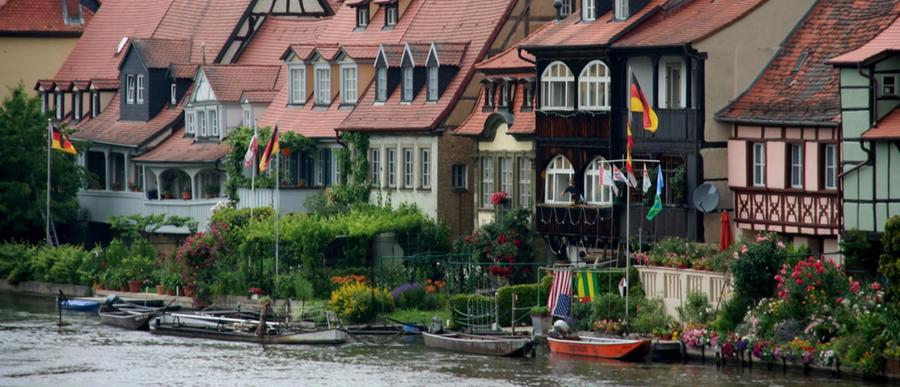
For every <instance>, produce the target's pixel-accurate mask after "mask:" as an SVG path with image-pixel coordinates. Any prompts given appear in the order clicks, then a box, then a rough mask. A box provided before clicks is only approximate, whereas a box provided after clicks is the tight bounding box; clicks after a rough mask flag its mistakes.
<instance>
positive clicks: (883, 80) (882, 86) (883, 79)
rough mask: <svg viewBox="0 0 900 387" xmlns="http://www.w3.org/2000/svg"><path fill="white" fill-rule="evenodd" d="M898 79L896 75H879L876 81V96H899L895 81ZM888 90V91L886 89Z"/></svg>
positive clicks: (899, 76) (898, 76)
mask: <svg viewBox="0 0 900 387" xmlns="http://www.w3.org/2000/svg"><path fill="white" fill-rule="evenodd" d="M898 78H900V75H898V74H879V75H878V77H877V80H878V85H879V87H878V96H879V97H896V96H900V92H898V90H897V80H898ZM888 88H890V89H888Z"/></svg>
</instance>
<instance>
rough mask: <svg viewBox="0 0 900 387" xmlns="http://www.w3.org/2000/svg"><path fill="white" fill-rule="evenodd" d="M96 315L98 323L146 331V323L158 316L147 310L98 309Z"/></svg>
mask: <svg viewBox="0 0 900 387" xmlns="http://www.w3.org/2000/svg"><path fill="white" fill-rule="evenodd" d="M97 314H98V315H99V316H100V322H102V323H104V324H106V325H112V326H116V327H119V328H125V329H131V330H147V328H148V326H147V322H148V321H150V319H151V318H153V316H156V315H157V314H159V312H158V311H155V310H149V309H127V308H123V309H106V308H100V312H98V313H97Z"/></svg>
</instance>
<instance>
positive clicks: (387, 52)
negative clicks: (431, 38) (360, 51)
mask: <svg viewBox="0 0 900 387" xmlns="http://www.w3.org/2000/svg"><path fill="white" fill-rule="evenodd" d="M404 49H406V45H403V44H381V45H380V46H379V48H378V55H377V56H376V57H375V62H376V63H378V62H381V61H383V62H384V63H385V64H387V67H400V60H401V59H403V52H404Z"/></svg>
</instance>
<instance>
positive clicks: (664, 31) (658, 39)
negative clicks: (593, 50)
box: [613, 0, 777, 47]
mask: <svg viewBox="0 0 900 387" xmlns="http://www.w3.org/2000/svg"><path fill="white" fill-rule="evenodd" d="M776 1H777V0H776ZM765 2H766V0H715V1H710V0H682V1H680V2H675V3H677V4H674V6H671V7H667V6H668V5H669V3H673V2H672V1H669V3H667V4H666V5H667V6H664V7H663V8H662V9H660V11H659V12H656V13H654V14H652V15H649V16H648V17H647V19H646V20H645V21H644V22H642V23H640V24H639V25H638V26H636V27H635V28H634V30H632V31H630V32H628V33H626V34H625V35H624V36H623V37H622V38H620V39H618V40H617V41H616V42H615V43H613V46H615V47H635V46H651V47H652V46H680V45H682V44H686V43H696V42H699V41H701V40H703V39H706V38H707V37H709V36H712V35H714V34H715V33H716V32H719V31H721V30H722V29H723V28H726V27H728V26H729V25H731V24H732V23H734V22H736V21H738V20H740V19H741V18H743V17H744V16H746V15H748V14H750V13H751V12H753V11H754V10H755V9H756V8H758V7H759V6H761V5H762V4H763V3H765Z"/></svg>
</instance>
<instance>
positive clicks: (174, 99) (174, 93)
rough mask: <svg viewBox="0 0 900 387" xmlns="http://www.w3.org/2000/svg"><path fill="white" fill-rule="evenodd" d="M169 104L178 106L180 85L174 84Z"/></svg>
mask: <svg viewBox="0 0 900 387" xmlns="http://www.w3.org/2000/svg"><path fill="white" fill-rule="evenodd" d="M169 102H171V103H172V105H177V104H178V85H176V84H174V83H172V88H171V91H170V92H169Z"/></svg>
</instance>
